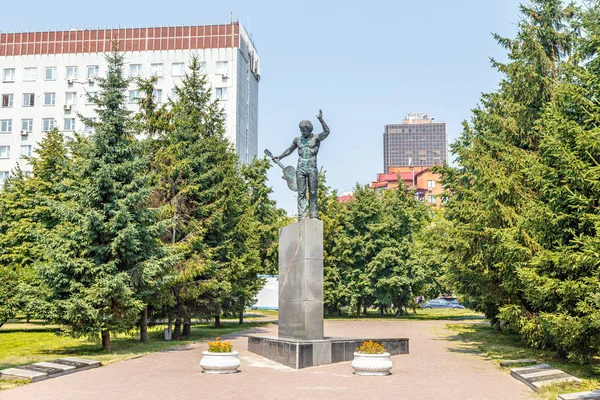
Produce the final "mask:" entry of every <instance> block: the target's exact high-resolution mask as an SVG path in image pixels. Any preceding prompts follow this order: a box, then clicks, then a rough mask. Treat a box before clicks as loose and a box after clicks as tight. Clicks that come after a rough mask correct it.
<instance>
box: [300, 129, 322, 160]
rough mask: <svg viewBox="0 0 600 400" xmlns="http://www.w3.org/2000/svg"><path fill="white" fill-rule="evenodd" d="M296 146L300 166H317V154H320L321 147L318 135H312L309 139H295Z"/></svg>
mask: <svg viewBox="0 0 600 400" xmlns="http://www.w3.org/2000/svg"><path fill="white" fill-rule="evenodd" d="M294 142H295V143H296V146H298V165H309V164H310V165H314V166H315V167H316V165H317V154H318V153H319V147H320V146H321V141H320V140H319V139H318V137H317V135H311V136H310V137H308V138H304V137H302V136H300V137H297V138H296V139H294Z"/></svg>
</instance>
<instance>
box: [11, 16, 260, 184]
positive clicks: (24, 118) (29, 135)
mask: <svg viewBox="0 0 600 400" xmlns="http://www.w3.org/2000/svg"><path fill="white" fill-rule="evenodd" d="M114 41H118V42H119V43H120V48H121V50H123V51H125V62H126V65H125V73H126V75H128V76H129V77H150V76H152V75H154V76H156V77H157V78H158V81H157V84H156V91H155V93H154V98H155V100H156V101H157V102H158V103H162V102H165V101H167V99H168V98H169V97H173V96H174V90H173V89H174V87H175V85H177V84H178V83H179V82H180V81H181V79H182V77H183V76H184V75H185V73H186V71H187V66H188V64H189V61H190V58H191V56H192V55H197V56H198V57H199V60H200V62H201V65H202V71H203V72H204V73H205V74H206V76H207V78H208V84H209V87H210V88H211V91H212V93H213V96H214V98H215V99H218V100H219V101H220V104H221V106H222V107H223V110H224V113H225V116H226V118H225V124H226V135H227V137H228V138H229V139H230V141H231V143H232V144H233V145H234V146H235V149H236V151H237V153H238V154H239V156H240V159H241V160H242V161H243V162H249V161H251V160H252V158H254V156H256V155H257V153H258V82H259V80H260V67H259V58H258V53H257V51H256V48H255V47H254V44H253V43H252V40H251V38H250V36H249V34H248V33H247V32H246V30H245V29H244V27H243V26H242V25H241V24H239V23H238V22H232V23H230V24H224V25H210V26H175V27H160V28H156V27H154V28H119V29H71V30H69V31H47V32H26V33H1V34H0V74H1V75H0V182H2V181H3V180H4V179H6V177H7V176H8V175H9V173H10V171H11V170H12V169H13V168H14V167H15V166H16V164H17V163H19V165H20V167H21V169H22V170H24V171H26V172H27V170H28V169H29V168H30V167H29V166H28V164H27V162H25V161H24V160H23V157H25V156H30V155H32V154H33V153H34V152H35V148H36V144H37V143H38V142H39V141H40V140H41V139H42V136H43V132H44V131H47V130H51V129H53V128H54V127H58V128H59V129H61V130H63V131H66V132H74V131H77V132H86V131H89V129H90V128H89V127H86V126H84V125H83V123H82V122H81V121H80V119H79V118H78V114H81V115H83V116H84V117H88V118H94V117H95V113H94V105H93V104H89V101H88V96H87V94H92V95H93V94H94V92H96V91H97V90H98V85H97V83H96V81H95V78H96V77H97V76H103V75H104V74H105V73H106V71H107V68H108V66H107V64H106V60H105V58H104V54H105V53H106V52H109V51H111V49H112V44H113V43H114ZM127 94H128V103H129V104H128V107H129V108H130V109H131V110H132V111H135V110H137V104H136V99H137V98H138V97H140V96H141V93H140V92H139V91H138V90H137V89H136V85H135V83H132V84H131V86H130V87H129V91H128V93H127Z"/></svg>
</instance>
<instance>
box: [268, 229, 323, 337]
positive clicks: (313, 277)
mask: <svg viewBox="0 0 600 400" xmlns="http://www.w3.org/2000/svg"><path fill="white" fill-rule="evenodd" d="M278 333H279V336H280V337H282V338H291V339H300V340H318V339H323V223H322V222H321V221H319V220H317V219H303V220H301V221H298V222H295V223H293V224H290V225H288V226H286V227H284V228H282V229H281V230H280V237H279V327H278Z"/></svg>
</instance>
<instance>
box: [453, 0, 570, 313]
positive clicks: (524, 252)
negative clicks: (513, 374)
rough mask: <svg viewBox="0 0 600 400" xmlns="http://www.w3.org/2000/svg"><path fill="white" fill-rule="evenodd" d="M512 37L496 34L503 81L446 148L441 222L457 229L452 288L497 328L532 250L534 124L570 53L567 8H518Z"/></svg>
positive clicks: (536, 4)
mask: <svg viewBox="0 0 600 400" xmlns="http://www.w3.org/2000/svg"><path fill="white" fill-rule="evenodd" d="M521 12H522V14H523V19H522V20H521V21H520V22H519V24H518V33H517V36H516V38H515V39H506V38H501V37H499V36H496V39H497V40H498V42H499V43H500V44H501V45H502V46H504V47H505V48H506V49H507V50H508V58H509V62H508V63H499V62H496V61H494V60H492V64H493V66H495V67H496V68H497V69H498V70H499V71H500V72H502V73H503V74H504V78H503V79H502V81H501V83H500V87H499V89H498V90H497V91H496V92H493V93H490V94H485V95H483V96H482V99H481V102H482V104H481V106H480V107H478V108H477V109H475V110H474V115H473V119H472V121H471V123H469V124H467V123H465V124H464V131H463V134H462V135H461V137H460V138H459V139H458V141H457V142H456V143H455V144H453V145H452V151H453V153H454V154H456V157H457V158H456V160H457V162H458V164H459V167H458V168H451V167H445V168H444V169H443V173H444V177H443V184H444V185H445V187H447V188H448V189H449V191H450V192H451V194H452V195H451V196H450V198H449V200H448V202H447V204H446V209H447V213H446V216H447V218H448V219H449V220H451V221H452V222H453V223H454V225H455V227H456V230H455V235H454V236H453V237H452V241H451V250H452V251H453V252H455V255H456V260H457V261H458V262H457V263H456V264H455V265H454V267H453V268H451V269H450V271H449V272H450V273H451V274H452V276H453V277H454V280H455V282H456V284H457V289H458V290H459V291H460V292H462V293H464V294H467V295H469V296H470V298H471V299H472V300H473V301H474V304H475V306H476V307H477V308H478V309H479V310H481V311H483V312H485V314H486V315H487V316H488V317H489V318H491V319H492V321H494V322H496V321H497V320H498V314H499V310H500V308H501V307H503V306H504V305H506V304H515V305H525V304H526V303H527V300H526V299H524V297H523V292H522V289H523V288H522V285H521V282H520V279H519V274H518V271H517V268H518V265H520V264H521V263H524V262H527V261H528V260H530V258H531V256H532V253H533V252H534V251H535V250H536V248H537V245H536V243H534V241H533V240H532V238H531V236H530V233H529V232H528V231H527V230H526V229H524V226H523V222H524V210H526V209H528V207H529V205H530V203H531V202H532V201H535V199H536V196H537V195H538V194H537V192H536V190H535V182H536V181H537V180H539V177H538V176H536V174H535V173H534V171H533V170H532V169H531V168H530V166H531V165H534V164H535V162H536V158H537V154H538V150H539V143H540V138H541V136H542V132H541V130H540V129H539V125H538V123H537V122H538V120H539V118H540V116H541V115H542V113H543V112H544V107H545V106H546V105H547V104H548V102H549V101H550V99H551V98H552V94H553V93H554V90H555V85H556V83H555V82H556V79H557V77H558V76H559V63H560V60H561V59H562V57H564V56H565V55H566V54H567V53H568V52H569V51H570V47H571V43H572V32H571V30H570V29H569V27H568V25H566V21H567V20H568V19H569V18H570V16H571V9H570V8H567V9H565V8H563V6H562V4H561V2H560V1H559V0H534V1H532V3H531V5H530V6H521Z"/></svg>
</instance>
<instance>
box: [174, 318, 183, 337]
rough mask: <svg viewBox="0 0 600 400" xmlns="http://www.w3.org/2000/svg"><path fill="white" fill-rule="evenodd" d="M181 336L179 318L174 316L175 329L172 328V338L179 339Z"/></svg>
mask: <svg viewBox="0 0 600 400" xmlns="http://www.w3.org/2000/svg"><path fill="white" fill-rule="evenodd" d="M180 336H181V318H175V329H174V330H173V340H179V337H180Z"/></svg>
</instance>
